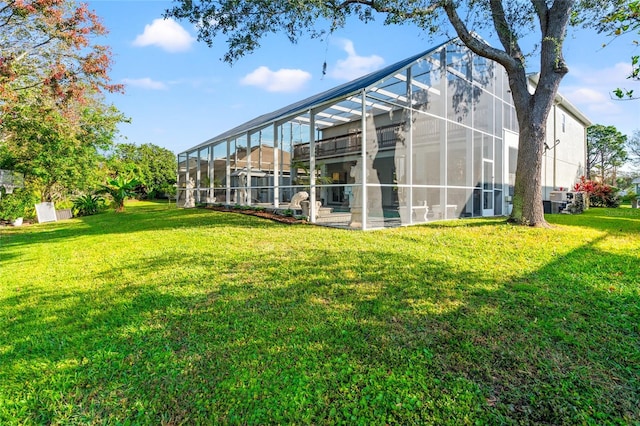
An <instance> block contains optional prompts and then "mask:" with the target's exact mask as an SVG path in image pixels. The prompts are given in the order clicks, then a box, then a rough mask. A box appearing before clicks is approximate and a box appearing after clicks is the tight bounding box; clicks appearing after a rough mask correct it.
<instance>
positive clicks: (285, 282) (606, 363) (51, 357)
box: [0, 202, 640, 425]
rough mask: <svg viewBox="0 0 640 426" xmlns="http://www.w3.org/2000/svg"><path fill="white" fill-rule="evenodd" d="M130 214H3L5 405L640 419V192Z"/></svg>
mask: <svg viewBox="0 0 640 426" xmlns="http://www.w3.org/2000/svg"><path fill="white" fill-rule="evenodd" d="M124 215H125V216H126V220H122V219H123V218H122V217H121V216H115V215H104V214H103V215H95V216H90V217H86V218H83V219H82V220H79V219H73V220H70V221H65V222H58V223H49V224H40V225H32V226H29V227H25V228H15V229H14V228H7V229H3V230H2V231H1V232H2V243H1V244H0V270H1V271H2V285H0V357H2V362H1V363H0V378H1V380H0V395H2V403H0V423H2V424H140V425H147V424H148V425H157V424H195V425H199V424H314V425H325V424H336V425H337V424H349V425H351V424H363V425H370V424H371V425H373V424H375V425H378V424H398V425H415V424H417V425H421V424H425V425H429V424H435V425H440V424H442V425H446V424H451V425H454V424H455V425H458V424H460V425H473V424H481V425H494V424H514V425H520V424H522V425H537V424H556V425H568V424H571V425H573V424H586V425H591V424H598V425H616V424H620V425H622V424H625V425H633V424H637V423H638V422H640V406H639V405H638V404H637V401H638V399H639V398H640V382H639V381H638V380H639V379H638V378H639V377H640V352H639V351H638V347H637V344H638V324H640V291H639V290H640V289H639V287H638V279H637V277H638V276H639V275H640V264H639V263H638V253H639V252H640V239H638V235H639V234H640V210H633V209H629V208H621V209H591V210H588V211H587V212H585V213H584V214H583V215H577V216H573V215H551V216H550V217H549V218H548V220H549V221H550V222H552V223H553V224H554V228H553V229H540V228H523V227H516V226H510V225H508V224H506V223H505V221H504V220H503V219H473V220H456V221H451V222H440V223H432V224H430V225H426V226H416V227H408V228H398V229H389V230H384V231H372V232H353V231H344V230H337V229H327V228H320V227H315V226H304V227H296V226H286V225H282V224H277V223H274V222H271V221H265V220H261V219H259V218H255V217H252V216H246V215H239V214H232V213H223V212H216V211H211V210H205V209H201V210H200V209H176V208H167V205H166V203H149V202H139V203H136V204H135V205H132V206H128V208H127V212H126V213H124ZM292 242H293V244H292Z"/></svg>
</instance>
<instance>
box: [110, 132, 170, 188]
mask: <svg viewBox="0 0 640 426" xmlns="http://www.w3.org/2000/svg"><path fill="white" fill-rule="evenodd" d="M109 167H110V168H111V170H113V172H115V173H116V174H119V175H134V176H136V177H137V179H138V181H139V182H140V187H139V188H138V189H137V191H138V193H139V195H140V196H141V198H150V199H153V198H159V197H165V196H169V197H171V196H172V195H174V193H175V190H174V189H173V185H174V184H175V183H176V170H177V167H178V165H177V160H176V156H175V154H174V153H173V152H171V151H170V150H168V149H166V148H162V147H159V146H157V145H154V144H149V143H147V144H142V145H140V146H137V145H134V144H119V145H117V146H116V147H115V150H114V152H113V153H112V154H111V155H110V157H109Z"/></svg>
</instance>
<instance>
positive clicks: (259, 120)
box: [184, 40, 450, 152]
mask: <svg viewBox="0 0 640 426" xmlns="http://www.w3.org/2000/svg"><path fill="white" fill-rule="evenodd" d="M449 42H450V40H449V41H446V42H444V43H441V44H439V45H437V46H435V47H433V48H431V49H429V50H425V51H424V52H422V53H418V54H416V55H413V56H411V57H409V58H406V59H404V60H402V61H399V62H396V63H394V64H391V65H388V66H386V67H384V68H382V69H380V70H378V71H374V72H372V73H370V74H367V75H365V76H363V77H360V78H357V79H355V80H352V81H350V82H348V83H345V84H342V85H340V86H337V87H334V88H332V89H329V90H327V91H324V92H322V93H318V94H316V95H313V96H310V97H308V98H306V99H303V100H301V101H298V102H295V103H293V104H290V105H287V106H285V107H283V108H280V109H278V110H276V111H273V112H270V113H267V114H263V115H261V116H259V117H256V118H254V119H252V120H249V121H247V122H246V123H243V124H241V125H239V126H237V127H234V128H233V129H230V130H227V131H226V132H224V133H221V134H219V135H218V136H216V137H214V138H211V139H209V140H207V141H205V142H203V143H201V144H200V145H198V146H195V147H193V148H190V149H188V150H187V151H184V152H190V151H193V150H194V149H198V148H200V147H202V146H205V145H210V144H212V143H215V142H218V141H223V140H226V139H228V138H231V137H233V136H237V135H242V134H244V133H246V132H248V131H250V130H253V129H259V128H261V127H264V126H265V125H267V124H269V123H272V122H274V121H279V120H282V119H285V118H288V117H295V116H296V115H298V114H301V113H304V112H306V111H308V110H309V109H312V108H314V107H317V106H320V105H323V104H326V103H329V102H330V101H338V100H340V99H343V98H346V97H348V96H350V95H353V94H356V93H358V92H359V91H360V90H362V89H366V88H368V87H370V86H372V85H373V84H375V83H376V82H378V81H380V80H382V79H384V78H385V77H388V76H391V75H393V74H395V73H397V72H398V71H400V70H403V69H404V68H407V67H408V66H410V65H411V64H412V63H414V62H416V61H417V60H419V59H421V58H423V57H425V56H427V55H430V54H431V53H433V52H434V51H436V50H438V49H440V48H441V47H442V46H444V45H445V44H447V43H449Z"/></svg>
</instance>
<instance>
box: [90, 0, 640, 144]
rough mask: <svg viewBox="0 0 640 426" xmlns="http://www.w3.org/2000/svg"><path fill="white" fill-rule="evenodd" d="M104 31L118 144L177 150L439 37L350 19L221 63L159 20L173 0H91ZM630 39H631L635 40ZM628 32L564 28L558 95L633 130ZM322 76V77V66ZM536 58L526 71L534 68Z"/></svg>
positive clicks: (186, 30)
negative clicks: (626, 93)
mask: <svg viewBox="0 0 640 426" xmlns="http://www.w3.org/2000/svg"><path fill="white" fill-rule="evenodd" d="M88 4H89V6H90V8H91V9H93V10H94V11H95V12H96V13H97V14H98V15H99V16H100V17H101V18H102V20H103V22H104V24H105V25H106V27H107V28H108V29H109V31H110V32H109V35H108V36H107V37H106V38H104V39H100V40H98V42H100V43H101V44H107V45H109V46H111V49H112V51H113V55H114V66H113V68H112V71H111V77H112V79H113V81H114V82H117V83H124V84H125V85H126V92H125V94H124V95H120V94H118V95H108V101H109V102H111V103H113V104H114V105H115V106H116V107H117V108H118V109H120V111H122V112H123V113H124V114H125V115H127V116H128V117H130V118H131V120H132V122H131V123H130V124H122V125H121V126H120V132H121V136H120V140H121V141H123V142H128V143H135V144H142V143H153V144H156V145H159V146H162V147H165V148H167V149H169V150H171V151H173V152H175V153H178V152H182V151H184V150H186V149H188V148H190V147H192V146H194V145H197V144H199V143H201V142H204V141H205V140H207V139H209V138H211V137H214V136H216V135H218V134H220V133H222V132H224V131H226V130H228V129H229V128H231V127H235V126H236V125H238V124H241V123H244V122H245V121H248V120H250V119H252V118H254V117H256V116H258V115H261V114H264V113H267V112H270V111H272V110H275V109H278V108H280V107H283V106H285V105H288V104H290V103H293V102H295V101H297V100H300V99H303V98H305V97H308V96H310V95H313V94H315V93H318V92H322V91H324V90H327V89H330V88H332V87H334V86H337V85H339V84H342V83H344V82H345V81H348V80H352V79H354V78H356V77H359V76H361V75H364V74H366V73H369V72H371V71H375V70H377V69H379V68H381V67H383V66H385V65H389V64H392V63H394V62H397V61H399V60H402V59H404V58H406V57H409V56H411V55H414V54H416V53H419V52H421V51H424V50H427V49H428V48H430V47H432V46H434V45H436V44H438V43H440V42H441V41H444V40H445V37H444V36H443V37H441V38H430V37H429V36H427V35H426V34H424V33H422V32H420V31H419V30H418V29H417V28H415V27H413V26H410V25H402V26H383V25H382V23H378V22H374V23H370V24H366V25H365V24H362V23H359V22H357V21H353V22H352V23H351V24H349V25H348V26H347V27H346V28H345V29H343V30H340V31H337V32H335V33H333V34H332V35H331V36H330V37H329V38H327V39H324V40H317V39H316V40H310V39H303V40H301V41H299V42H298V43H297V44H295V45H292V44H290V43H289V41H288V40H287V39H286V38H285V37H284V36H282V35H274V36H271V37H269V38H267V39H265V40H263V42H262V47H261V48H260V49H259V50H258V51H256V52H254V53H253V54H251V55H249V56H245V57H244V58H242V59H240V60H239V61H237V62H236V63H235V64H234V65H233V66H230V65H229V64H227V63H224V62H222V61H221V60H220V58H221V57H222V56H223V54H224V53H225V51H226V45H225V40H224V38H222V37H221V38H220V39H219V42H218V43H216V45H215V46H214V47H212V48H209V47H208V46H207V45H206V44H204V43H200V42H197V41H196V31H195V29H194V28H193V26H191V25H190V24H189V23H187V22H175V21H170V20H163V19H162V14H163V12H164V10H165V9H166V8H168V7H169V6H170V5H171V2H170V1H161V0H148V1H118V0H95V1H88ZM636 38H637V37H636ZM632 40H633V39H632V38H631V37H626V38H620V39H617V40H615V41H613V43H611V44H610V45H609V46H608V47H606V48H604V49H603V48H602V47H601V46H602V43H603V42H606V41H607V39H606V38H605V37H604V36H602V35H597V34H595V33H593V32H589V31H580V32H578V33H575V32H574V33H571V34H570V35H569V38H568V40H567V42H566V43H565V59H566V60H567V62H568V64H569V68H570V73H569V75H567V76H566V77H565V78H564V80H563V82H562V85H561V88H560V92H561V93H562V95H563V96H565V97H566V98H567V99H569V101H570V102H572V103H573V104H574V105H575V106H577V107H578V108H579V109H580V110H581V111H582V112H583V113H584V114H585V115H586V116H587V117H589V118H590V119H591V120H592V121H593V122H594V123H595V124H604V125H613V126H616V127H617V128H618V130H620V131H621V132H623V133H625V134H628V135H629V136H631V134H632V133H633V131H634V130H638V129H640V100H638V101H615V100H612V99H611V95H610V93H611V90H612V89H613V88H615V87H628V88H634V87H633V85H635V86H637V87H635V90H636V92H640V85H639V84H638V83H632V82H630V81H629V80H627V79H626V78H625V77H626V76H627V75H628V73H629V70H630V65H629V62H630V56H631V55H632V54H636V55H637V54H639V53H640V48H637V47H634V46H633V44H632ZM325 61H326V62H327V73H326V75H324V76H323V74H322V68H323V63H324V62H325ZM535 66H536V65H535V63H532V64H531V69H530V71H536V68H535Z"/></svg>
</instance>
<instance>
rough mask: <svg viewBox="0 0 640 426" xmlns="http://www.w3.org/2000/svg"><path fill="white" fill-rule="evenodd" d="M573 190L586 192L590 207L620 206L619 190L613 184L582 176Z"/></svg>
mask: <svg viewBox="0 0 640 426" xmlns="http://www.w3.org/2000/svg"><path fill="white" fill-rule="evenodd" d="M573 190H574V191H577V192H586V193H587V196H588V197H589V206H590V207H620V197H619V196H618V192H619V191H620V190H619V189H618V188H616V187H615V186H611V185H607V184H606V183H600V182H596V181H593V180H589V179H587V178H586V177H584V176H582V177H581V178H580V182H578V183H576V184H575V186H574V187H573Z"/></svg>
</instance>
